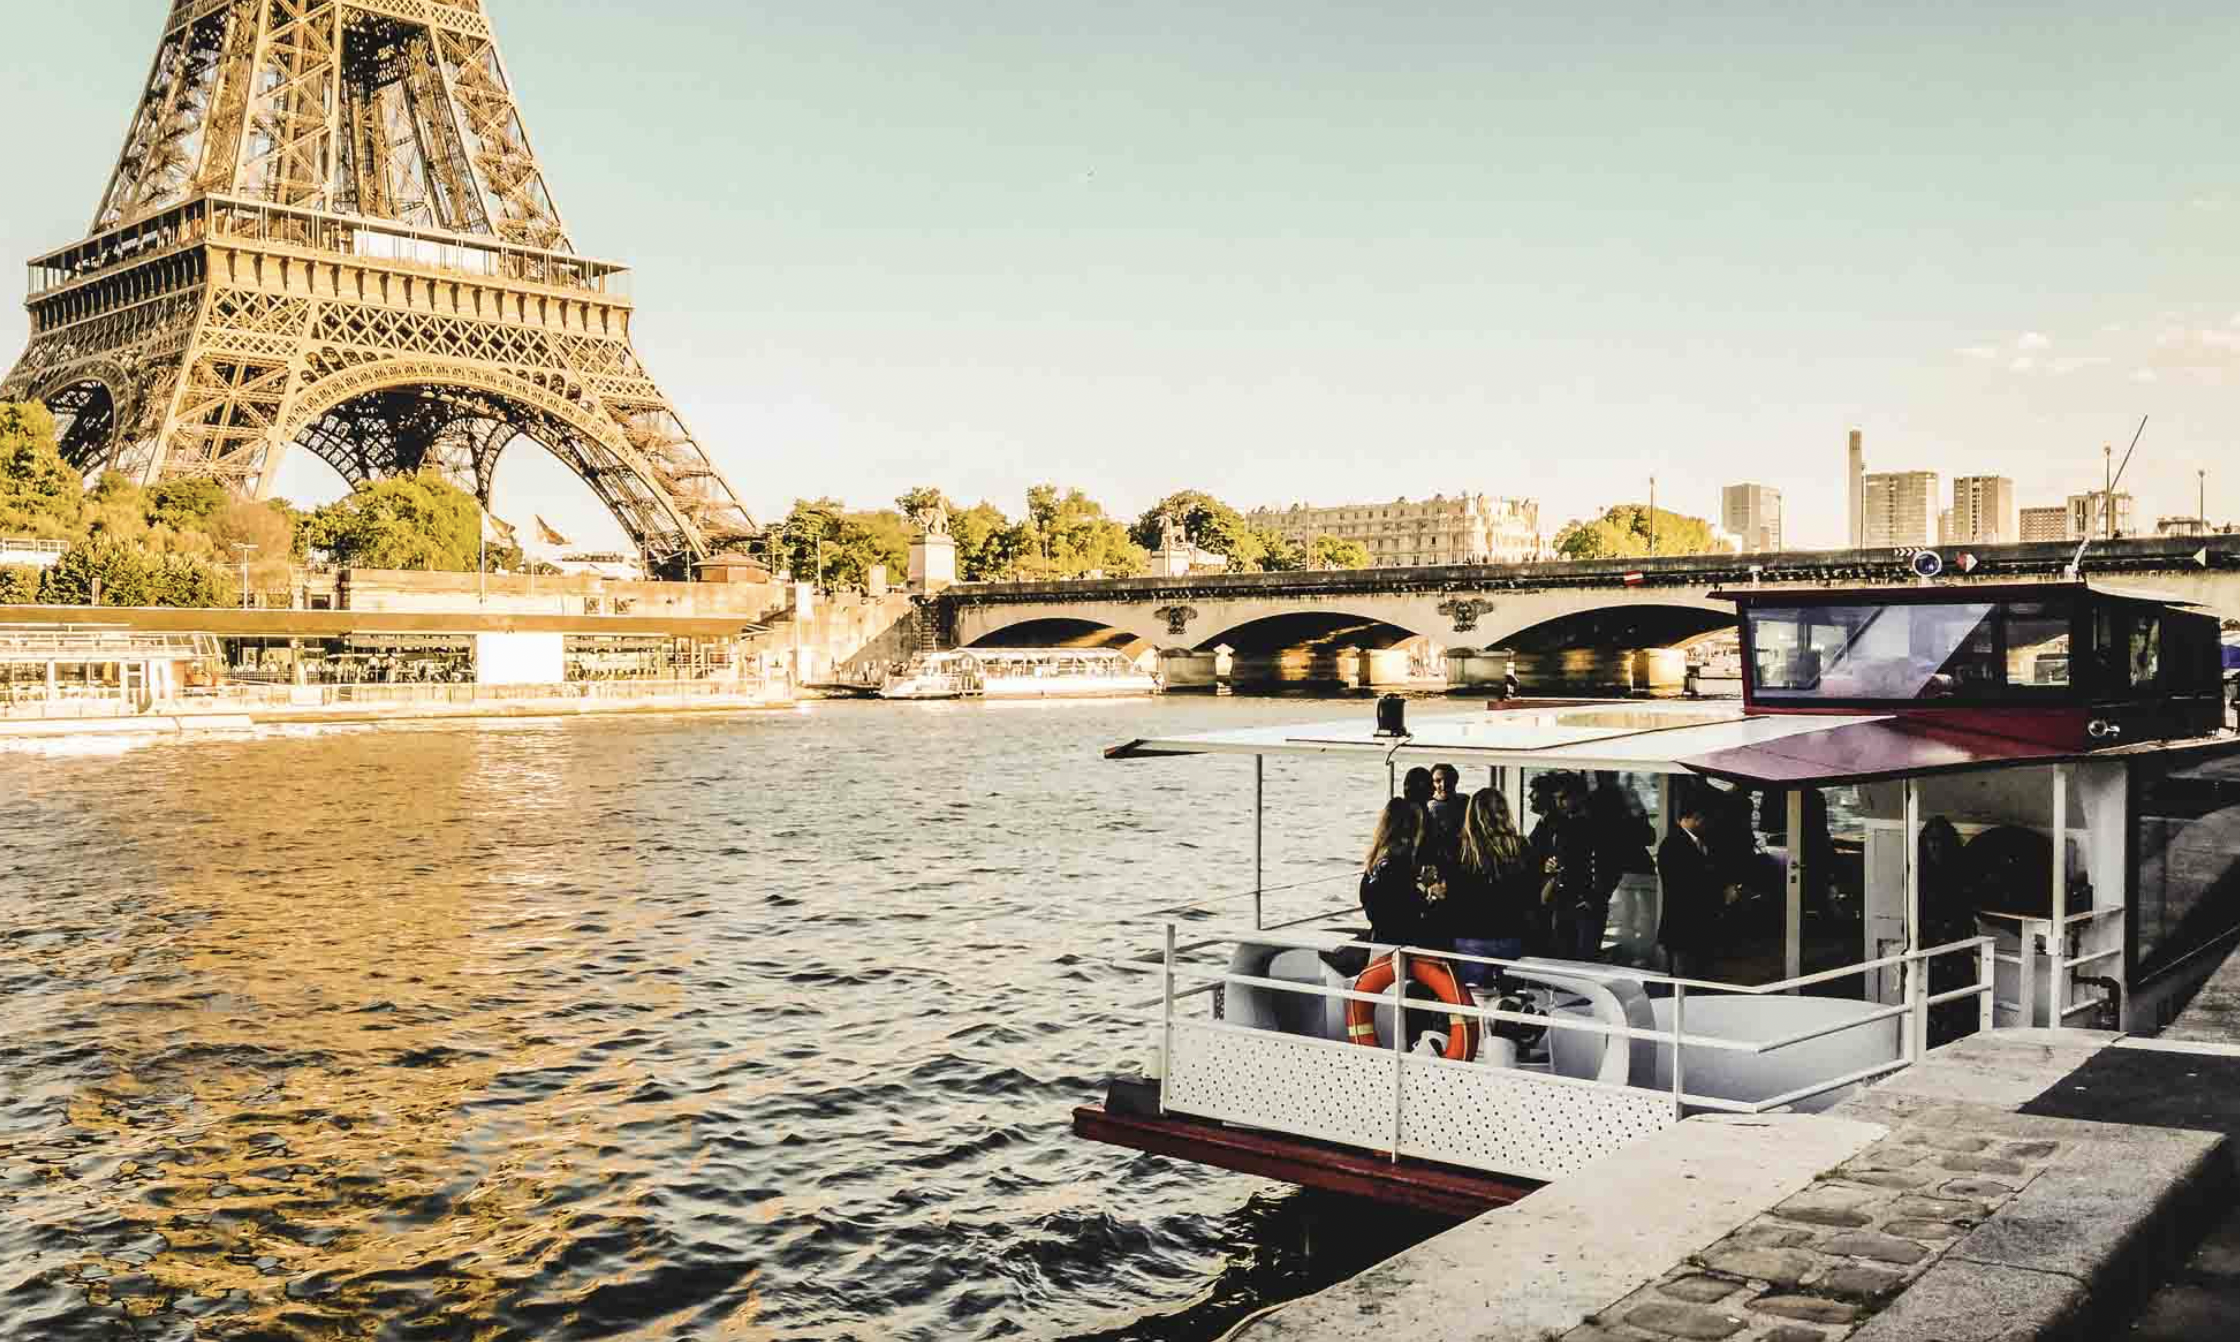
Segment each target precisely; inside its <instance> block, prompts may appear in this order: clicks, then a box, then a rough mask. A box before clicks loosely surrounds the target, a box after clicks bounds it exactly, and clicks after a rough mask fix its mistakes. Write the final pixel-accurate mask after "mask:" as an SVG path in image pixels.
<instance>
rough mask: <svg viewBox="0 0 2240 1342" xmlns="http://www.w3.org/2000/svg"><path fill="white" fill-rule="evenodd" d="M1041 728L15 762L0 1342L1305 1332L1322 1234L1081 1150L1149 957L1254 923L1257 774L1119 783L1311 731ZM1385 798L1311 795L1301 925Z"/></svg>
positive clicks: (565, 727)
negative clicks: (1195, 756)
mask: <svg viewBox="0 0 2240 1342" xmlns="http://www.w3.org/2000/svg"><path fill="white" fill-rule="evenodd" d="M1038 707H1039V706H994V707H987V708H981V707H973V708H963V709H960V708H956V707H954V706H942V707H934V708H929V709H925V710H909V709H904V710H899V711H897V710H893V709H890V708H888V707H886V706H865V707H860V708H854V709H846V710H837V711H835V710H826V711H822V712H820V713H817V714H812V715H801V716H798V717H795V716H788V717H779V718H751V719H743V720H728V719H727V720H707V719H675V720H663V719H647V720H639V721H634V722H593V723H531V724H501V725H492V726H485V727H472V728H465V727H441V728H430V729H426V730H412V729H407V730H390V731H381V732H370V731H327V732H310V733H306V732H301V731H296V732H286V733H271V734H268V735H265V736H262V737H260V738H258V739H242V740H234V741H225V742H202V743H195V744H189V745H165V746H160V747H155V748H149V749H140V750H135V751H132V752H129V753H124V754H115V753H108V752H102V753H87V754H57V753H51V752H46V753H32V752H17V753H9V754H0V795H8V796H11V797H17V798H20V799H22V800H21V801H20V803H19V804H17V805H15V806H13V807H11V808H10V809H9V810H8V811H7V812H6V813H5V815H4V817H0V994H4V996H5V1000H7V1001H8V1002H9V1003H10V1004H11V1009H12V1011H13V1012H14V1013H15V1017H16V1019H15V1028H12V1029H11V1030H10V1031H9V1032H8V1035H7V1037H6V1038H5V1040H0V1078H4V1081H5V1086H4V1089H0V1269H4V1270H0V1335H5V1336H10V1337H18V1336H20V1337H38V1338H56V1339H71V1338H104V1339H105V1338H109V1337H112V1336H115V1335H118V1330H119V1329H120V1327H122V1326H124V1325H125V1324H126V1323H127V1322H128V1321H129V1322H130V1323H131V1326H133V1327H135V1328H137V1329H139V1332H138V1333H136V1334H135V1335H137V1336H145V1337H163V1338H181V1339H184V1338H225V1339H229V1340H232V1339H247V1338H256V1339H264V1338H272V1339H299V1338H300V1339H310V1338H322V1339H323V1338H331V1337H341V1336H349V1337H365V1336H376V1337H385V1338H386V1337H397V1338H403V1337H415V1338H417V1337H436V1338H454V1337H455V1338H470V1339H475V1342H488V1340H491V1339H528V1338H537V1339H572V1338H593V1337H597V1338H613V1337H637V1338H646V1339H653V1338H672V1337H708V1338H725V1339H755V1338H777V1337H786V1338H797V1337H800V1338H842V1337H873V1336H876V1337H929V1338H930V1337H942V1338H947V1337H997V1336H1006V1335H1024V1336H1043V1337H1050V1336H1059V1335H1063V1334H1066V1333H1069V1332H1085V1331H1086V1332H1091V1333H1094V1332H1095V1330H1096V1329H1100V1328H1101V1329H1105V1330H1106V1331H1105V1332H1104V1333H1101V1334H1097V1335H1099V1336H1106V1337H1111V1338H1115V1339H1117V1338H1120V1337H1130V1338H1134V1337H1152V1336H1160V1337H1193V1336H1211V1335H1214V1334H1215V1333H1217V1332H1218V1328H1216V1326H1215V1325H1216V1323H1218V1321H1219V1320H1220V1319H1223V1318H1233V1317H1234V1316H1235V1315H1236V1314H1238V1313H1240V1312H1242V1310H1243V1309H1244V1308H1245V1307H1247V1306H1248V1305H1249V1303H1250V1302H1252V1301H1255V1300H1257V1299H1259V1298H1262V1297H1263V1296H1264V1295H1265V1294H1266V1293H1267V1292H1269V1291H1272V1290H1282V1289H1285V1287H1284V1285H1283V1284H1284V1283H1290V1285H1291V1287H1292V1288H1294V1289H1295V1288H1297V1287H1298V1286H1299V1285H1300V1284H1301V1283H1302V1282H1304V1281H1306V1280H1307V1279H1308V1278H1309V1277H1311V1276H1312V1274H1313V1272H1314V1271H1315V1270H1316V1269H1314V1268H1313V1267H1311V1266H1310V1265H1309V1263H1310V1257H1312V1256H1310V1255H1306V1254H1304V1253H1303V1252H1302V1253H1287V1252H1284V1251H1282V1250H1280V1249H1275V1250H1271V1249H1270V1248H1269V1245H1270V1244H1271V1243H1273V1244H1276V1245H1281V1244H1283V1243H1285V1242H1286V1240H1285V1234H1286V1233H1287V1232H1284V1231H1283V1230H1282V1229H1281V1227H1283V1226H1286V1225H1292V1224H1294V1223H1296V1224H1298V1225H1305V1224H1307V1223H1308V1221H1310V1220H1311V1219H1312V1217H1311V1216H1310V1215H1309V1214H1308V1212H1307V1211H1305V1210H1300V1211H1296V1212H1284V1211H1281V1210H1269V1209H1270V1208H1275V1209H1280V1208H1284V1207H1288V1206H1289V1205H1290V1203H1291V1201H1292V1200H1291V1199H1288V1198H1274V1199H1269V1198H1262V1199H1260V1200H1254V1198H1253V1194H1254V1191H1255V1190H1264V1189H1266V1188H1267V1186H1266V1185H1262V1184H1259V1183H1256V1182H1255V1181H1251V1180H1246V1179H1241V1178H1230V1177H1226V1176H1219V1175H1211V1174H1208V1173H1206V1172H1204V1171H1200V1170H1197V1169H1194V1168H1191V1167H1186V1166H1179V1165H1175V1164H1172V1163H1168V1162H1161V1161H1156V1160H1152V1159H1149V1158H1130V1157H1129V1156H1127V1155H1126V1154H1125V1153H1122V1152H1116V1151H1111V1150H1107V1149H1101V1148H1091V1147H1086V1146H1084V1145H1082V1144H1079V1143H1076V1142H1074V1141H1073V1140H1072V1139H1071V1138H1070V1137H1069V1136H1068V1135H1067V1131H1066V1115H1067V1112H1068V1111H1069V1110H1070V1108H1071V1106H1072V1105H1074V1104H1076V1103H1079V1102H1081V1101H1082V1100H1083V1099H1085V1098H1089V1097H1092V1096H1094V1095H1095V1094H1097V1093H1098V1092H1099V1090H1100V1089H1101V1083H1102V1079H1103V1078H1104V1077H1105V1076H1106V1075H1108V1074H1109V1073H1111V1072H1112V1071H1114V1070H1117V1069H1118V1068H1120V1067H1122V1066H1124V1065H1126V1064H1128V1063H1130V1062H1132V1056H1131V1055H1132V1052H1133V1050H1134V1048H1135V1046H1136V1044H1137V1042H1138V1040H1139V1039H1140V1031H1139V1029H1138V1028H1137V1027H1136V1026H1135V1025H1133V1023H1132V1022H1129V1021H1126V1020H1124V1019H1122V1018H1120V1017H1119V1016H1117V1015H1116V1014H1114V1010H1113V1009H1114V1007H1115V1006H1116V1004H1117V1003H1118V1002H1120V1001H1121V1000H1123V999H1124V997H1125V996H1126V995H1127V994H1126V990H1125V983H1124V979H1123V976H1122V975H1121V974H1120V973H1119V971H1117V970H1116V969H1114V968H1113V967H1112V965H1111V963H1110V962H1111V961H1112V960H1114V959H1116V958H1118V957H1119V956H1120V955H1122V953H1123V952H1125V951H1128V950H1133V949H1139V948H1140V943H1142V942H1143V941H1145V940H1146V938H1144V937H1143V936H1142V934H1141V933H1140V932H1139V933H1138V934H1137V935H1136V937H1135V938H1134V939H1133V940H1131V939H1130V938H1129V937H1128V935H1127V934H1125V933H1124V932H1123V931H1122V929H1121V928H1120V927H1119V926H1118V925H1117V924H1116V922H1115V915H1116V914H1117V913H1118V912H1119V911H1122V910H1128V909H1142V908H1148V907H1152V906H1155V905H1157V904H1160V903H1165V902H1171V900H1172V899H1173V898H1174V897H1175V895H1176V893H1177V892H1202V891H1206V890H1208V889H1214V888H1227V889H1235V888H1237V887H1239V886H1240V885H1243V884H1247V883H1248V882H1249V873H1250V867H1249V860H1250V859H1249V855H1250V851H1251V846H1250V837H1249V824H1250V811H1249V805H1248V801H1249V796H1250V783H1249V777H1250V775H1249V772H1244V771H1240V770H1238V769H1235V768H1228V767H1225V766H1224V764H1223V763H1221V762H1216V763H1214V764H1212V765H1210V766H1206V767H1195V766H1190V765H1185V766H1183V767H1181V768H1175V767H1172V766H1168V767H1160V768H1149V769H1145V768H1126V767H1120V766H1112V765H1105V764H1102V763H1100V762H1098V761H1097V760H1096V758H1095V753H1096V750H1097V748H1098V747H1101V746H1102V745H1104V744H1107V743H1109V742H1110V741H1112V740H1115V739H1119V738H1121V737H1124V736H1130V735H1139V734H1142V732H1143V730H1144V729H1146V728H1147V727H1149V728H1156V729H1158V730H1176V729H1183V728H1187V727H1190V726H1195V725H1200V724H1202V725H1209V726H1210V725H1223V724H1227V723H1242V722H1245V721H1251V720H1267V719H1282V718H1289V717H1297V716H1299V715H1300V712H1299V708H1298V706H1297V705H1292V706H1289V707H1288V708H1286V707H1285V706H1282V705H1252V704H1244V703H1238V702H1235V701H1198V702H1195V703H1187V702H1185V703H1174V704H1169V705H1156V706H1146V705H1130V706H1112V705H1100V706H1093V707H1092V706H1087V705H1064V706H1052V710H1053V711H1038ZM1009 708H1017V709H1020V710H1021V711H1006V710H1007V709H1009ZM1246 768H1247V769H1248V768H1249V766H1246ZM1342 778H1343V774H1342V772H1339V773H1333V772H1331V771H1328V770H1313V771H1311V772H1310V771H1307V770H1294V769H1291V768H1287V767H1272V768H1271V770H1270V784H1271V797H1272V798H1273V799H1275V800H1276V803H1277V804H1276V807H1275V810H1274V811H1273V813H1272V814H1271V851H1272V852H1275V853H1277V854H1280V857H1281V861H1280V862H1279V863H1278V864H1277V865H1276V867H1275V868H1274V869H1273V871H1272V874H1271V880H1281V879H1284V878H1296V877H1299V876H1303V875H1314V874H1327V873H1328V872H1330V871H1332V870H1333V869H1342V868H1343V867H1344V866H1345V865H1346V864H1347V863H1348V862H1349V861H1350V860H1351V852H1350V850H1351V849H1352V847H1353V846H1354V843H1355V836H1354V834H1353V831H1354V830H1355V829H1357V828H1359V824H1358V817H1357V816H1356V815H1355V814H1354V813H1355V811H1357V810H1361V809H1364V807H1363V806H1362V804H1361V801H1362V797H1363V796H1364V795H1366V794H1365V793H1356V794H1354V795H1352V796H1348V795H1347V794H1346V792H1345V791H1344V789H1343V786H1342ZM1355 781H1356V782H1357V783H1358V784H1359V785H1360V786H1361V787H1362V788H1363V789H1366V790H1368V791H1374V792H1381V788H1382V776H1381V770H1378V771H1375V776H1374V777H1367V776H1364V777H1363V778H1360V779H1357V780H1355ZM1371 800H1372V801H1373V800H1374V798H1371ZM1152 836H1156V837H1155V838H1154V837H1152ZM1341 887H1342V883H1341ZM1343 894H1344V891H1343V890H1342V888H1340V890H1339V895H1340V897H1342V896H1343ZM1286 1216H1290V1217H1293V1218H1294V1219H1293V1220H1292V1221H1286V1220H1285V1219H1284V1218H1285V1217H1286ZM1300 1233H1301V1234H1304V1232H1303V1231H1302V1232H1300ZM1384 1240H1385V1237H1384V1236H1382V1235H1379V1236H1377V1237H1374V1238H1373V1239H1371V1240H1363V1241H1359V1242H1360V1243H1383V1242H1384ZM1302 1242H1303V1241H1302ZM1348 1243H1353V1242H1352V1241H1348ZM1340 1257H1341V1259H1342V1257H1343V1255H1342V1254H1341V1255H1340ZM1315 1261H1321V1262H1324V1263H1327V1262H1328V1261H1330V1258H1329V1255H1328V1254H1327V1253H1325V1254H1323V1255H1321V1257H1320V1258H1319V1259H1317V1260H1315ZM1209 1281H1211V1282H1214V1283H1215V1285H1214V1286H1213V1287H1212V1288H1210V1292H1209V1288H1208V1287H1207V1285H1206V1283H1207V1282H1209ZM1201 1295H1203V1296H1204V1297H1205V1298H1204V1299H1200V1297H1201ZM1193 1301H1197V1302H1198V1303H1196V1304H1193V1303H1192V1302H1193ZM1209 1301H1210V1302H1211V1303H1210V1304H1209V1303H1208V1302H1209ZM1116 1327H1117V1328H1118V1331H1113V1330H1114V1329H1115V1328H1116Z"/></svg>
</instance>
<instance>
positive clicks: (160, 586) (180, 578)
mask: <svg viewBox="0 0 2240 1342" xmlns="http://www.w3.org/2000/svg"><path fill="white" fill-rule="evenodd" d="M148 596H149V602H150V604H151V605H157V606H173V607H178V608H181V609H207V608H209V607H211V606H229V605H232V604H234V602H235V601H238V600H239V599H240V596H239V593H237V592H233V591H231V590H230V588H229V586H228V585H227V584H226V583H225V582H224V581H223V580H222V579H220V578H219V577H218V571H217V569H215V568H213V567H211V566H210V565H209V564H208V563H206V562H204V561H203V560H200V559H197V558H195V557H194V556H192V555H183V554H167V555H164V556H162V557H161V558H160V559H158V560H156V562H155V563H154V565H153V566H152V567H151V569H150V571H149V574H148Z"/></svg>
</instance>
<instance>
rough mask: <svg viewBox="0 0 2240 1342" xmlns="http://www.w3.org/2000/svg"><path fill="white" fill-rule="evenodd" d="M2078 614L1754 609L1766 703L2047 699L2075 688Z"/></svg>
mask: <svg viewBox="0 0 2240 1342" xmlns="http://www.w3.org/2000/svg"><path fill="white" fill-rule="evenodd" d="M2073 616H2074V607H2073V604H2072V603H2071V601H2069V600H2068V599H2067V598H2057V599H2053V600H2046V601H2001V602H1991V601H1985V602H1937V603H1923V604H1917V605H1903V604H1877V605H1864V604H1855V605H1810V606H1763V607H1758V608H1756V609H1753V610H1750V611H1749V612H1748V613H1747V615H1746V617H1745V618H1746V619H1747V620H1748V622H1749V634H1750V647H1751V651H1752V654H1753V658H1754V661H1755V667H1754V671H1755V675H1754V679H1755V681H1756V687H1755V688H1756V690H1757V695H1758V698H1760V699H1762V700H1765V701H1768V702H1776V703H1780V702H1812V701H1816V700H1818V701H1828V702H1838V703H1848V702H1856V701H1869V702H1891V701H1899V702H1918V701H1927V700H1955V701H1959V702H1971V701H1972V702H1984V701H2004V700H2014V699H2022V700H2027V699H2031V698H2036V697H2042V696H2044V695H2046V694H2048V693H2049V692H2054V693H2058V692H2061V691H2065V690H2067V689H2068V687H2069V684H2070V674H2071V673H2070V646H2069V645H2070V637H2071V628H2072V620H2073Z"/></svg>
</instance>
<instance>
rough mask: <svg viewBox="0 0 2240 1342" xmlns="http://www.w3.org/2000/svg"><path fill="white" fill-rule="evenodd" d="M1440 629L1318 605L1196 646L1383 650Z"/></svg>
mask: <svg viewBox="0 0 2240 1342" xmlns="http://www.w3.org/2000/svg"><path fill="white" fill-rule="evenodd" d="M1193 632H1195V631H1193ZM1436 632H1437V631H1428V630H1418V629H1412V628H1409V627H1408V626H1407V625H1403V624H1396V623H1394V622H1393V621H1392V620H1390V619H1386V618H1381V617H1379V616H1376V615H1363V614H1356V613H1354V612H1351V611H1344V610H1333V609H1330V608H1328V607H1323V606H1314V607H1307V608H1304V609H1298V610H1287V611H1279V612H1276V613H1274V614H1269V615H1261V616H1257V617H1254V618H1251V619H1247V620H1244V621H1242V622H1240V623H1237V624H1233V625H1231V626H1229V627H1228V628H1226V629H1223V630H1222V631H1221V632H1219V633H1216V634H1210V635H1207V636H1205V637H1203V638H1200V639H1199V640H1198V641H1197V644H1196V647H1197V649H1198V650H1199V651H1201V652H1206V651H1211V650H1213V649H1215V648H1222V647H1226V648H1228V649H1229V650H1230V651H1232V652H1234V653H1236V654H1238V655H1240V656H1262V655H1268V654H1272V653H1280V652H1290V651H1295V650H1298V649H1303V648H1327V649H1337V648H1360V649H1363V650H1377V649H1384V648H1392V647H1397V646H1399V645H1400V644H1402V643H1405V642H1407V641H1409V640H1410V639H1415V638H1420V637H1425V636H1427V635H1429V634H1434V633H1436Z"/></svg>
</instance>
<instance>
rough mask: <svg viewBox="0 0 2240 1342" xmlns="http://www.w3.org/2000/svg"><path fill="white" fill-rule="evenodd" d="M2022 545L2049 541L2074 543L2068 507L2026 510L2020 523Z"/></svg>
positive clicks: (2023, 511)
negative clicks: (2070, 531) (2070, 529)
mask: <svg viewBox="0 0 2240 1342" xmlns="http://www.w3.org/2000/svg"><path fill="white" fill-rule="evenodd" d="M2019 525H2020V527H2021V532H2022V543H2023V544H2024V545H2037V544H2040V543H2043V542H2047V541H2073V540H2075V539H2076V537H2075V536H2072V535H2070V534H2069V510H2068V508H2067V507H2053V508H2025V509H2023V510H2022V520H2021V522H2020V524H2019Z"/></svg>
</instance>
